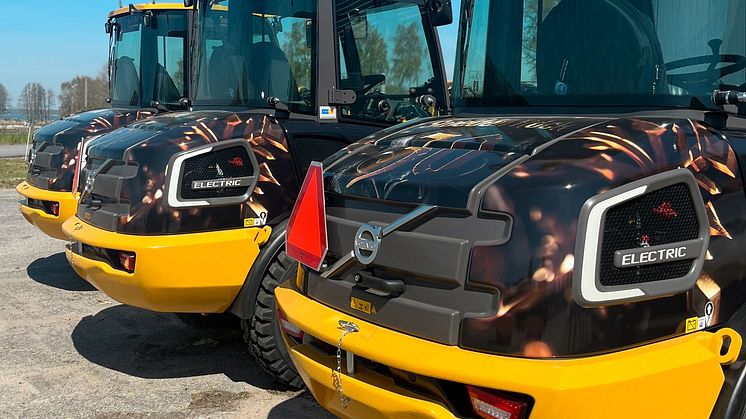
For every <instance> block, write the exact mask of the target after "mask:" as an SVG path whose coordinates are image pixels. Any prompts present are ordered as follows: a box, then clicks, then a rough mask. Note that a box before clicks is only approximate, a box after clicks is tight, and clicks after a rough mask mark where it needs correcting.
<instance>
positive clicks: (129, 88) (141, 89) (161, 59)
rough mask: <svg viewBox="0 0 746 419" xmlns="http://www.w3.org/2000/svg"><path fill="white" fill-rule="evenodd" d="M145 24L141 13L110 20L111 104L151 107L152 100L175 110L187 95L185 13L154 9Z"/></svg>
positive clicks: (186, 19) (186, 20)
mask: <svg viewBox="0 0 746 419" xmlns="http://www.w3.org/2000/svg"><path fill="white" fill-rule="evenodd" d="M153 13H154V16H153V19H152V23H150V25H148V26H146V25H145V19H144V16H145V13H135V14H129V15H125V16H120V17H117V18H114V19H113V20H112V23H113V32H112V50H111V57H112V60H111V98H112V105H114V106H124V107H151V106H152V102H153V101H157V102H158V103H159V104H160V105H163V106H165V107H167V108H172V109H178V108H181V107H182V105H180V104H179V100H180V99H181V98H182V97H185V96H187V92H186V84H185V81H186V80H185V77H184V74H185V71H184V67H185V65H186V64H185V60H184V57H185V52H186V48H187V42H186V33H187V23H188V18H187V13H186V12H177V11H168V12H164V11H154V12H153Z"/></svg>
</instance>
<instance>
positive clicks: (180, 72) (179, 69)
mask: <svg viewBox="0 0 746 419" xmlns="http://www.w3.org/2000/svg"><path fill="white" fill-rule="evenodd" d="M173 80H174V84H175V85H176V88H177V89H178V90H179V92H180V93H181V94H182V95H183V94H184V92H183V90H182V89H184V57H181V58H179V59H178V60H177V61H176V71H175V72H174V77H173Z"/></svg>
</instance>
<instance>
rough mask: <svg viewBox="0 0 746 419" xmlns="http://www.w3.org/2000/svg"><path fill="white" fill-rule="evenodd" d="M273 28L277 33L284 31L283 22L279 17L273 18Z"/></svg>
mask: <svg viewBox="0 0 746 419" xmlns="http://www.w3.org/2000/svg"><path fill="white" fill-rule="evenodd" d="M272 30H273V31H274V32H275V35H277V34H278V33H280V32H282V22H280V18H279V17H274V18H272Z"/></svg>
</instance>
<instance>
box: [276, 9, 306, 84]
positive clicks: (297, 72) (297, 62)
mask: <svg viewBox="0 0 746 419" xmlns="http://www.w3.org/2000/svg"><path fill="white" fill-rule="evenodd" d="M282 50H283V51H284V52H285V56H286V57H287V58H288V62H289V63H290V68H291V69H292V70H293V76H295V81H296V83H297V84H298V87H299V88H303V87H305V88H309V89H310V88H311V48H310V45H307V44H306V24H305V23H304V22H293V25H292V27H291V29H290V33H289V34H288V35H287V37H286V39H285V42H284V43H283V45H282Z"/></svg>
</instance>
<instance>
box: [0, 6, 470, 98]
mask: <svg viewBox="0 0 746 419" xmlns="http://www.w3.org/2000/svg"><path fill="white" fill-rule="evenodd" d="M175 1H177V2H178V1H180V0H175ZM162 2H163V1H159V3H162ZM2 3H3V5H2V8H1V9H0V83H2V84H3V85H5V87H6V88H7V89H8V93H9V94H10V96H11V106H13V107H15V105H16V104H17V102H18V96H19V95H20V93H21V90H22V89H23V86H25V85H26V83H30V82H38V83H41V84H42V85H43V86H44V87H45V88H47V89H52V90H54V92H55V93H59V90H60V84H61V83H62V82H63V81H67V80H70V79H72V78H73V77H75V76H78V75H80V76H92V77H94V76H96V75H97V74H98V73H99V71H101V68H102V67H103V66H104V65H105V64H106V61H107V55H108V52H107V48H108V45H109V41H108V38H107V36H106V33H105V32H104V22H105V21H106V17H107V15H108V13H109V12H110V11H111V10H113V9H116V8H118V7H119V3H120V2H119V0H75V1H66V0H22V1H10V0H4V1H3V2H2ZM122 3H124V4H125V5H126V4H128V1H126V0H125V1H122ZM453 3H454V6H453V16H454V23H453V24H452V25H449V26H445V27H440V28H438V31H439V33H440V39H441V45H442V48H443V55H444V56H445V65H446V71H447V72H448V75H449V78H450V75H451V73H452V71H453V60H454V53H455V46H456V30H457V25H458V4H459V3H460V1H459V0H456V1H454V2H453Z"/></svg>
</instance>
